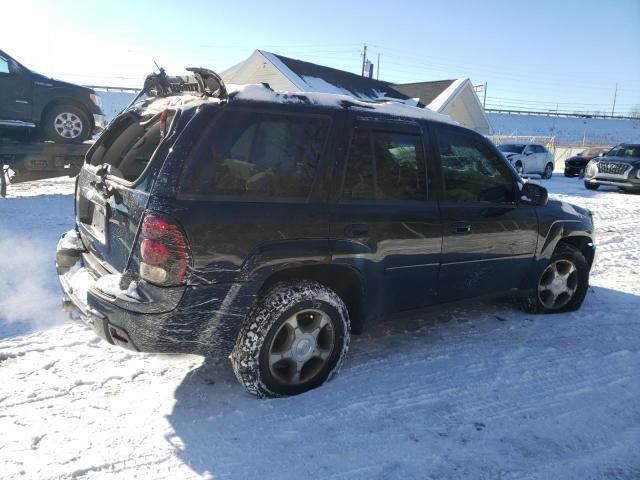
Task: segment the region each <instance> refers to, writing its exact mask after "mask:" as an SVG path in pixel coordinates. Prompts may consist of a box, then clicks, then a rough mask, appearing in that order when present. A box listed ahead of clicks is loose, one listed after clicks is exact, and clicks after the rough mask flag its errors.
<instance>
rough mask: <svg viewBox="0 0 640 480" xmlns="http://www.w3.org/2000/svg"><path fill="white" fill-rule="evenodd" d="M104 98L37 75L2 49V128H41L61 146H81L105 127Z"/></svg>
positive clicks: (0, 51) (42, 135)
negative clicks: (102, 103)
mask: <svg viewBox="0 0 640 480" xmlns="http://www.w3.org/2000/svg"><path fill="white" fill-rule="evenodd" d="M100 104H101V102H100V97H99V96H98V95H97V94H96V92H95V91H94V90H92V89H90V88H87V87H81V86H79V85H74V84H72V83H67V82H63V81H60V80H54V79H53V78H48V77H45V76H44V75H40V74H39V73H36V72H33V71H31V70H29V69H28V68H26V67H25V66H24V65H21V64H20V63H19V62H18V61H16V60H15V59H13V58H11V57H10V56H9V55H7V54H6V53H5V52H3V51H2V50H0V128H3V129H4V130H5V131H7V132H9V131H15V130H16V129H17V130H18V131H20V132H21V131H24V130H25V129H26V130H33V129H36V128H37V129H38V131H39V133H40V136H41V137H42V138H44V139H47V140H52V141H54V142H58V143H80V142H83V141H85V140H87V139H88V138H90V137H91V136H92V134H93V133H94V132H95V131H98V130H101V129H102V128H104V126H105V117H104V114H103V112H102V109H101V108H100Z"/></svg>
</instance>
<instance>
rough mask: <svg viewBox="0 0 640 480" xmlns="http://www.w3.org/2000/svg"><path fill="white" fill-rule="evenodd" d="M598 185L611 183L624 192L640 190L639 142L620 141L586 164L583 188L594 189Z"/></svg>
mask: <svg viewBox="0 0 640 480" xmlns="http://www.w3.org/2000/svg"><path fill="white" fill-rule="evenodd" d="M600 185H611V186H614V187H618V188H619V189H621V190H623V191H625V192H638V191H640V144H638V143H621V144H620V145H618V146H616V147H613V148H612V149H611V150H609V151H608V152H607V153H606V154H605V155H604V156H602V157H596V158H593V159H592V160H591V161H590V162H589V163H588V164H587V167H586V168H585V173H584V186H585V188H587V189H588V190H596V189H597V188H598V187H600Z"/></svg>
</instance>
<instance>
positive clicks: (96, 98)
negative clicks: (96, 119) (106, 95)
mask: <svg viewBox="0 0 640 480" xmlns="http://www.w3.org/2000/svg"><path fill="white" fill-rule="evenodd" d="M89 98H90V99H91V101H92V102H93V103H95V104H96V106H98V107H102V98H100V95H96V94H95V93H90V94H89Z"/></svg>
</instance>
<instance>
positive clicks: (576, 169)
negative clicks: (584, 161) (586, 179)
mask: <svg viewBox="0 0 640 480" xmlns="http://www.w3.org/2000/svg"><path fill="white" fill-rule="evenodd" d="M584 169H585V167H584V166H582V167H580V166H575V165H565V167H564V173H565V175H580V174H581V173H582V172H584Z"/></svg>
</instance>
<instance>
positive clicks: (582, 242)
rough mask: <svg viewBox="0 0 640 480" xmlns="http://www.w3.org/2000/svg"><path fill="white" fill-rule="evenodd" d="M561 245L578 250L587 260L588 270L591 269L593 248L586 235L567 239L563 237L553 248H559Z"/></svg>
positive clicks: (593, 254) (591, 241)
mask: <svg viewBox="0 0 640 480" xmlns="http://www.w3.org/2000/svg"><path fill="white" fill-rule="evenodd" d="M561 244H565V245H571V246H572V247H575V248H576V249H578V250H579V251H580V253H582V255H583V256H584V258H585V259H586V260H587V263H588V264H589V268H591V266H592V265H593V260H594V257H595V250H594V248H593V240H592V239H591V238H590V237H588V236H586V235H571V236H568V237H563V238H561V239H560V240H558V243H556V246H555V248H558V246H560V245H561ZM555 248H554V250H555Z"/></svg>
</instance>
